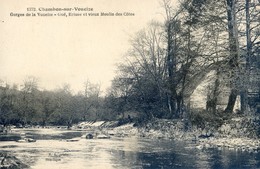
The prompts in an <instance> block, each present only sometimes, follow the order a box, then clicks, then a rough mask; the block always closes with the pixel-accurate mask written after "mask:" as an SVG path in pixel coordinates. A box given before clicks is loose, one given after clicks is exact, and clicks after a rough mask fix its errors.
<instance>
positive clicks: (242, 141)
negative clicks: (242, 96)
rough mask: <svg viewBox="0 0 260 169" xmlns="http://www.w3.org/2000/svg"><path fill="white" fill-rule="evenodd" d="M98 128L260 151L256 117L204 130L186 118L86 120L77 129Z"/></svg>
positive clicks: (123, 134) (204, 145)
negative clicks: (137, 122)
mask: <svg viewBox="0 0 260 169" xmlns="http://www.w3.org/2000/svg"><path fill="white" fill-rule="evenodd" d="M75 127H76V128H81V129H86V128H87V129H90V128H95V129H96V130H97V129H98V130H99V131H100V132H102V133H103V134H106V135H109V136H115V137H129V136H136V137H144V138H150V139H171V140H178V141H187V142H191V143H193V145H194V148H197V149H210V148H216V149H219V150H221V149H225V148H227V149H230V150H236V151H248V152H259V151H260V141H259V139H258V133H257V132H258V123H257V119H253V118H251V117H249V116H244V117H235V118H231V119H229V120H226V121H225V122H224V123H223V124H222V125H221V126H220V127H218V128H215V127H211V126H205V128H204V129H201V128H197V127H196V126H191V125H189V123H188V122H187V121H184V120H169V119H152V120H150V121H149V122H147V123H145V124H142V125H139V126H136V125H135V123H126V124H124V125H120V126H117V122H116V121H114V122H104V121H100V122H95V123H91V122H83V123H81V124H79V125H77V126H74V128H75Z"/></svg>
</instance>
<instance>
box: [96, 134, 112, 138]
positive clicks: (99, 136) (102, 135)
mask: <svg viewBox="0 0 260 169" xmlns="http://www.w3.org/2000/svg"><path fill="white" fill-rule="evenodd" d="M108 138H110V137H109V136H107V135H104V134H100V135H97V139H108Z"/></svg>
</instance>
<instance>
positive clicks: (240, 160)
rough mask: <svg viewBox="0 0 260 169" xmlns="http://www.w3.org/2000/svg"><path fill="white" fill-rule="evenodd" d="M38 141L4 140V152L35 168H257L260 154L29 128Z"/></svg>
mask: <svg viewBox="0 0 260 169" xmlns="http://www.w3.org/2000/svg"><path fill="white" fill-rule="evenodd" d="M22 132H25V133H26V135H29V136H31V137H34V138H37V142H34V143H17V142H14V141H2V142H1V145H0V151H7V152H12V153H14V155H16V156H17V157H18V158H19V159H21V160H22V161H24V162H26V163H27V164H29V165H30V166H31V167H32V168H33V169H46V168H52V169H55V168H62V169H67V168H68V169H71V168H74V169H81V168H82V169H83V168H84V169H85V168H98V169H100V168H101V169H102V168H105V169H109V168H118V169H121V168H137V169H138V168H144V169H148V168H166V169H167V168H187V169H193V168H212V169H218V168H257V167H260V163H259V162H260V154H259V153H257V154H256V153H255V154H254V153H247V152H242V151H230V150H227V149H224V150H221V151H220V150H216V149H209V150H198V149H196V148H194V147H195V145H194V144H191V143H187V142H176V141H171V140H151V139H140V138H137V137H131V138H112V139H103V140H102V139H101V140H99V139H91V140H87V139H80V140H79V141H77V142H67V141H66V139H71V138H73V137H79V136H81V135H82V134H84V133H82V132H81V131H67V130H40V129H39V130H26V131H22Z"/></svg>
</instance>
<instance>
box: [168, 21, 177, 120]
mask: <svg viewBox="0 0 260 169" xmlns="http://www.w3.org/2000/svg"><path fill="white" fill-rule="evenodd" d="M173 24H174V23H173V22H172V21H169V22H168V25H167V38H168V42H167V43H168V44H167V46H168V47H167V68H168V83H169V84H168V85H169V92H168V107H169V117H170V118H173V117H175V118H177V117H178V116H177V114H176V109H177V106H176V105H177V100H176V96H177V92H176V81H175V79H176V78H175V77H174V76H175V75H176V58H175V56H174V45H175V44H174V34H173V33H174V32H173V26H174V25H173Z"/></svg>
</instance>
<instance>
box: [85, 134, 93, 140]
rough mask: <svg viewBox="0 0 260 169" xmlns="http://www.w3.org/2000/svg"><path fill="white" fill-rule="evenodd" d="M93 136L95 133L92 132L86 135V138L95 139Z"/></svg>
mask: <svg viewBox="0 0 260 169" xmlns="http://www.w3.org/2000/svg"><path fill="white" fill-rule="evenodd" d="M93 137H94V136H93V134H90V133H89V134H87V135H86V139H93Z"/></svg>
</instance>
